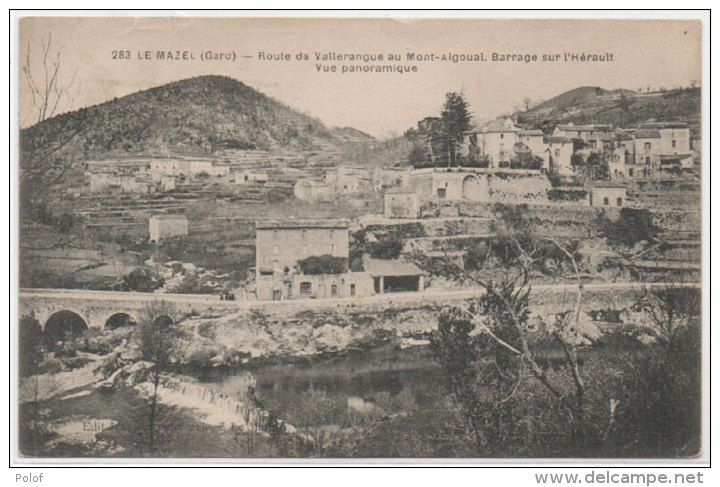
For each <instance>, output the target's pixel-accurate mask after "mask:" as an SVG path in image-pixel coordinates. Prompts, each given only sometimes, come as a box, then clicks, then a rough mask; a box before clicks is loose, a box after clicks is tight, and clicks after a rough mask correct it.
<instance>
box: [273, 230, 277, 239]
mask: <svg viewBox="0 0 720 487" xmlns="http://www.w3.org/2000/svg"><path fill="white" fill-rule="evenodd" d="M277 238H278V231H277V230H273V240H277Z"/></svg>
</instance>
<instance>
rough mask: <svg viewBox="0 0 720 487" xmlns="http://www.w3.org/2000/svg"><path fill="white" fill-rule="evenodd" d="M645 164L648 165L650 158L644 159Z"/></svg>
mask: <svg viewBox="0 0 720 487" xmlns="http://www.w3.org/2000/svg"><path fill="white" fill-rule="evenodd" d="M645 164H650V156H648V157H646V158H645Z"/></svg>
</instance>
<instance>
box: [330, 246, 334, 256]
mask: <svg viewBox="0 0 720 487" xmlns="http://www.w3.org/2000/svg"><path fill="white" fill-rule="evenodd" d="M330 255H335V244H330Z"/></svg>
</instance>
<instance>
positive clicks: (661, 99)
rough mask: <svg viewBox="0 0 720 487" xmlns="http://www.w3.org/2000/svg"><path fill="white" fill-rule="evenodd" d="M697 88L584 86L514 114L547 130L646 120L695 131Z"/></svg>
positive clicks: (624, 124)
mask: <svg viewBox="0 0 720 487" xmlns="http://www.w3.org/2000/svg"><path fill="white" fill-rule="evenodd" d="M700 100H701V97H700V88H679V89H675V90H665V91H655V92H650V93H639V92H635V91H629V90H614V91H608V90H605V89H602V88H599V87H590V86H584V87H580V88H576V89H574V90H570V91H567V92H565V93H562V94H561V95H558V96H556V97H554V98H551V99H550V100H547V101H544V102H542V103H539V104H537V105H535V106H534V107H532V108H530V110H527V111H521V112H517V113H515V114H514V116H515V117H517V120H518V122H519V123H522V124H527V125H532V126H535V127H539V128H542V129H543V130H546V131H551V130H552V129H553V127H554V126H555V125H556V124H559V123H567V122H573V123H575V124H584V123H611V124H613V125H614V126H616V127H634V126H637V125H638V124H640V123H643V122H649V121H673V122H686V123H687V124H688V125H689V126H690V128H691V130H692V132H693V133H695V134H697V133H699V128H700V113H701V101H700Z"/></svg>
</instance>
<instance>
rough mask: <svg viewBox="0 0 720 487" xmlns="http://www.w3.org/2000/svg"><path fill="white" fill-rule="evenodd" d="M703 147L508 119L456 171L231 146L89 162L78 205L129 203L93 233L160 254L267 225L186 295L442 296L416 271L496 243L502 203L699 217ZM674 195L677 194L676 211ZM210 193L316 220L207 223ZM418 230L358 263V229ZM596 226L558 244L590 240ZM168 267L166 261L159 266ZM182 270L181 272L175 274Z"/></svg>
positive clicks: (668, 129)
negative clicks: (177, 244) (194, 211)
mask: <svg viewBox="0 0 720 487" xmlns="http://www.w3.org/2000/svg"><path fill="white" fill-rule="evenodd" d="M437 123H439V120H438V119H436V118H433V117H428V118H426V119H425V120H422V121H421V122H419V123H418V126H419V127H420V128H422V127H427V126H433V124H437ZM699 144H700V141H699V139H698V138H693V137H692V136H691V132H690V128H689V127H688V125H687V124H685V123H644V124H641V125H639V126H638V127H635V128H619V127H613V126H612V125H610V124H587V125H574V124H572V123H569V124H558V125H557V126H555V128H554V130H553V131H552V132H551V133H550V134H545V133H544V132H543V131H542V130H539V129H531V128H521V127H520V126H518V125H517V124H516V123H515V122H513V120H512V119H510V118H504V119H503V118H501V119H497V120H494V121H492V122H490V123H488V124H485V125H483V126H482V127H481V128H480V129H474V130H470V131H468V132H466V133H465V135H464V138H463V141H462V144H461V145H460V148H459V157H458V159H459V160H460V161H462V162H460V163H458V164H455V165H453V166H452V167H444V166H443V165H436V166H434V167H422V166H421V167H415V168H413V167H412V166H407V165H405V166H403V165H394V166H389V167H388V166H387V165H374V166H369V165H362V164H359V163H358V162H355V163H347V162H346V161H345V158H344V153H343V152H342V151H341V150H339V149H337V148H334V147H328V148H326V149H325V150H324V151H317V152H315V153H312V154H311V155H309V156H308V155H307V154H302V153H292V152H290V151H284V152H278V151H275V152H270V151H227V152H226V153H223V154H220V155H218V156H216V157H204V158H200V157H177V156H176V157H164V158H156V157H144V158H129V159H127V158H126V159H109V160H89V161H85V162H84V163H83V164H82V168H83V170H84V174H82V175H81V176H80V177H79V178H78V179H77V181H78V183H77V184H76V185H74V186H71V187H69V188H68V189H66V195H67V196H69V197H70V198H72V199H74V200H75V202H76V203H78V202H83V201H84V202H86V203H90V202H92V201H95V200H97V199H98V198H116V199H117V204H116V205H114V206H112V207H107V206H105V205H102V206H100V207H97V206H96V205H95V208H96V209H90V208H88V209H86V210H82V209H81V210H80V211H79V214H81V215H82V216H83V221H84V225H85V226H86V227H88V228H92V229H95V230H97V231H103V229H110V228H112V231H113V232H117V231H118V229H120V232H122V230H123V229H126V230H127V231H129V232H130V233H131V234H132V235H135V238H140V239H145V240H146V241H147V242H149V243H150V244H153V245H155V246H156V247H155V248H156V249H157V248H158V247H160V248H162V246H163V245H164V244H168V242H173V241H175V240H178V239H183V238H187V237H188V235H189V234H192V233H194V232H200V233H202V232H208V231H210V232H213V231H215V230H214V226H217V225H222V226H223V227H224V226H225V225H228V224H230V225H232V224H233V222H239V223H240V224H241V225H245V226H249V227H252V228H254V234H252V232H253V229H252V228H248V229H247V231H246V232H245V233H246V237H245V239H244V241H246V242H248V243H247V246H248V247H249V248H252V250H254V254H255V255H254V262H250V263H248V265H247V266H246V267H244V269H246V270H245V271H244V275H239V276H238V275H236V276H235V278H234V279H231V282H225V283H223V279H224V277H225V278H227V274H226V273H222V272H215V273H213V272H210V273H209V274H206V275H205V276H204V278H205V280H208V281H209V286H204V287H202V286H201V289H199V290H195V291H193V290H192V289H188V290H187V291H181V292H200V293H202V292H205V293H208V292H210V293H212V294H215V293H217V294H221V295H222V296H223V297H225V296H232V298H233V299H251V300H285V299H305V298H312V299H324V298H336V297H348V296H358V297H362V296H371V295H375V294H383V293H386V292H423V291H425V289H426V287H427V286H430V287H434V286H441V287H442V285H443V284H440V283H437V282H435V281H434V280H433V279H426V277H427V276H426V274H425V273H424V272H423V271H422V270H421V269H420V268H418V266H417V265H416V263H415V262H414V261H416V260H417V257H418V252H422V253H423V254H424V255H426V256H435V257H437V256H439V255H445V256H447V255H452V256H453V257H454V258H455V259H456V260H458V259H459V261H461V260H462V256H463V255H464V253H465V252H466V251H467V248H464V247H463V245H464V246H465V247H467V245H470V244H472V242H473V241H478V240H483V239H488V238H490V237H491V236H492V233H493V231H492V228H491V224H490V219H491V218H490V216H491V215H490V213H491V212H492V211H491V210H492V207H493V205H497V204H505V205H524V206H526V207H527V206H528V205H529V210H527V211H528V212H529V215H533V214H535V215H539V214H544V215H548V214H555V215H556V216H557V215H561V214H562V215H570V217H569V218H571V219H572V218H578V217H579V219H581V220H582V219H587V218H590V219H592V217H588V216H587V215H597V214H599V213H598V212H602V213H603V214H607V215H609V216H611V217H612V218H617V215H618V211H619V210H620V209H622V208H636V209H638V208H647V209H653V208H654V209H655V210H656V211H659V212H660V213H662V212H663V211H664V210H663V208H665V210H668V209H673V208H674V209H682V210H690V211H692V209H693V208H692V206H690V207H688V206H687V205H685V204H682V205H681V206H679V207H678V206H677V204H678V202H680V203H683V202H685V200H687V199H688V198H689V199H690V200H691V199H692V195H693V193H692V189H694V188H695V187H696V185H697V181H698V168H699V164H700V153H699V146H700V145H699ZM356 145H357V141H356ZM428 145H429V142H428ZM662 185H665V186H667V185H671V186H673V185H674V186H677V187H679V188H682V187H685V188H686V189H685V190H684V191H685V193H683V190H681V191H679V192H678V191H671V192H670V193H668V192H667V191H665V192H663V191H659V190H658V188H661V187H662ZM688 188H689V189H688ZM668 195H669V196H672V195H675V196H676V199H675V200H672V201H670V202H669V203H668V204H665V203H663V201H664V200H667V198H668ZM208 197H211V198H217V197H224V198H225V199H226V200H227V201H229V202H231V203H237V202H240V203H245V204H249V205H257V204H259V203H261V202H263V201H265V202H266V207H268V208H269V207H272V202H273V201H277V202H285V204H287V203H289V202H291V201H293V200H294V201H297V202H298V203H299V204H300V205H305V211H303V212H301V214H298V215H296V216H292V215H287V214H286V216H285V217H283V211H279V212H277V211H276V212H274V213H267V214H265V215H263V214H262V211H261V212H260V213H259V214H258V217H257V218H253V217H251V216H244V215H243V216H240V215H238V214H237V213H239V212H240V210H237V211H236V214H235V216H229V213H231V212H232V211H233V210H232V206H230V207H227V208H225V207H220V208H222V209H219V210H216V211H215V216H214V217H212V218H211V219H209V220H206V221H202V217H198V216H193V215H188V214H187V213H188V211H187V209H188V205H192V204H193V203H195V202H198V201H203V200H204V199H207V198H208ZM678 198H679V199H678ZM683 198H685V200H683ZM267 202H270V203H271V204H270V205H267ZM290 204H291V206H292V203H290ZM323 205H325V207H326V209H327V208H331V207H338V206H339V207H343V208H342V209H339V211H334V212H333V211H330V213H331V214H333V213H334V215H332V216H331V217H330V218H327V217H323V218H313V213H314V211H315V210H314V209H315V208H317V207H321V206H323ZM79 206H80V207H81V208H82V206H83V205H82V204H81V205H79ZM295 206H296V207H297V205H295ZM243 208H246V207H243ZM223 212H224V213H223ZM588 212H590V213H588ZM198 218H199V220H198ZM543 218H545V217H543ZM448 219H455V220H456V221H458V222H462V223H463V225H464V226H465V227H466V228H465V229H464V230H462V231H457V232H455V234H453V233H452V232H448V231H447V230H441V231H439V232H437V231H435V230H433V228H432V227H433V224H434V222H437V221H441V222H447V221H448ZM413 223H414V224H417V225H419V226H421V227H424V229H423V230H422V231H421V233H419V234H417V235H405V236H404V238H402V242H401V245H402V250H400V251H399V252H394V253H393V255H392V256H391V257H392V258H387V256H384V257H385V258H377V256H375V257H372V256H371V253H370V252H368V247H369V246H368V245H366V246H365V249H364V252H363V251H360V255H359V256H358V258H357V259H354V258H353V259H351V256H350V254H351V252H354V253H356V254H357V253H358V250H357V248H356V247H357V245H353V240H354V239H353V238H352V237H351V235H352V234H354V233H356V232H358V231H360V230H362V229H363V228H366V227H369V228H374V229H375V231H372V232H370V234H369V238H370V240H371V242H370V244H373V243H374V244H376V245H377V242H378V239H380V240H382V239H383V237H384V236H385V235H386V234H387V233H388V232H387V231H388V229H393V228H399V225H408V224H413ZM586 223H587V222H586ZM435 226H437V225H436V224H435ZM676 227H677V225H675V230H676V229H677V228H676ZM217 229H219V228H216V230H217ZM428 229H429V230H428ZM584 231H585V230H582V229H580V230H578V229H575V230H573V231H570V232H569V233H568V231H564V232H565V233H563V231H561V232H560V233H559V234H558V235H560V236H563V237H567V238H569V237H580V236H582V235H583V232H584ZM666 233H667V234H671V233H673V229H672V228H670V229H668V231H667V232H666ZM269 236H271V237H269ZM668 238H670V240H672V238H673V237H672V236H668ZM675 238H676V239H677V240H678V245H681V246H683V245H684V246H687V242H688V241H692V240H693V239H695V238H697V235H692V232H685V233H684V234H683V233H682V232H681V235H680V236H677V235H676V236H675ZM445 244H451V246H452V249H450V250H448V248H447V247H448V245H445ZM690 245H691V246H692V245H696V244H692V243H690ZM448 252H450V253H449V254H448ZM156 258H157V257H156V255H153V257H152V258H151V261H148V262H153V264H152V267H153V268H154V269H156V270H158V269H159V270H160V271H159V276H160V279H165V280H166V281H167V280H169V282H173V281H178V280H180V281H182V279H183V278H185V277H186V276H187V274H188V273H187V270H188V269H189V270H190V273H191V274H192V273H195V272H198V270H197V268H198V267H200V273H201V274H202V273H203V271H205V269H203V268H202V267H201V264H199V263H198V262H185V263H180V262H177V261H175V260H170V261H166V262H155V260H153V259H156ZM671 260H672V258H671ZM308 262H309V263H310V264H314V265H308ZM158 263H160V264H163V265H162V266H160V267H158V265H157V264H158ZM665 264H667V265H666V267H668V266H669V267H670V268H672V267H673V265H672V263H669V264H668V263H667V262H665ZM653 265H655V266H656V267H657V266H658V263H657V262H655V263H654V264H653ZM677 265H679V266H680V267H682V266H683V265H688V264H687V263H679V264H676V267H677ZM690 266H691V267H692V264H690ZM178 267H179V268H180V269H182V275H181V276H178V275H177V272H174V271H173V270H172V269H175V271H177V269H178ZM645 267H647V264H646V265H645ZM131 269H132V268H128V272H129V270H131ZM200 278H201V279H202V278H203V276H200ZM225 281H227V280H225ZM213 289H215V290H213ZM431 290H432V289H431ZM155 292H173V288H172V287H168V286H167V285H166V286H164V287H163V288H158V289H156V291H155Z"/></svg>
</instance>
